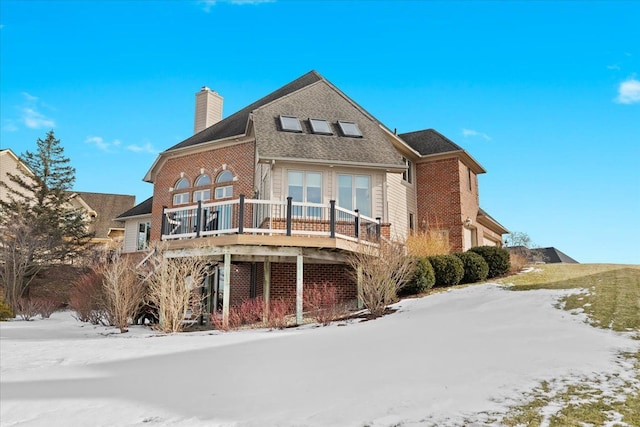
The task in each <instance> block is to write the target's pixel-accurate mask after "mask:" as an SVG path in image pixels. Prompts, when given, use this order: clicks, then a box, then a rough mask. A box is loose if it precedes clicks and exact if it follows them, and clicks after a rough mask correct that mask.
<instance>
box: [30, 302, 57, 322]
mask: <svg viewBox="0 0 640 427" xmlns="http://www.w3.org/2000/svg"><path fill="white" fill-rule="evenodd" d="M34 299H35V301H36V306H37V309H38V314H39V315H40V317H42V318H43V319H48V318H50V317H51V315H52V314H53V313H55V312H56V311H58V309H59V308H60V304H61V303H60V299H58V298H56V297H40V298H34Z"/></svg>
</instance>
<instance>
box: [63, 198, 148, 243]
mask: <svg viewBox="0 0 640 427" xmlns="http://www.w3.org/2000/svg"><path fill="white" fill-rule="evenodd" d="M74 193H75V194H77V195H78V196H80V197H81V198H82V200H84V202H85V203H86V204H87V205H89V207H90V208H91V209H93V210H94V211H96V214H97V216H96V217H95V218H94V220H93V222H92V224H91V227H92V230H93V231H94V232H95V237H98V238H106V237H108V234H109V229H110V228H122V224H121V223H120V222H118V221H114V218H115V217H116V216H117V215H119V214H120V213H122V212H123V211H125V210H127V209H131V207H132V206H133V204H134V203H135V200H136V198H135V196H128V195H124V194H105V193H87V192H83V191H74Z"/></svg>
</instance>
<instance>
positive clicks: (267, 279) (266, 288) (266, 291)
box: [262, 258, 271, 322]
mask: <svg viewBox="0 0 640 427" xmlns="http://www.w3.org/2000/svg"><path fill="white" fill-rule="evenodd" d="M263 266H264V282H263V285H262V294H263V295H262V299H263V300H264V314H263V320H264V321H265V322H267V321H268V320H269V299H270V298H271V260H270V259H269V258H265V260H264V264H263Z"/></svg>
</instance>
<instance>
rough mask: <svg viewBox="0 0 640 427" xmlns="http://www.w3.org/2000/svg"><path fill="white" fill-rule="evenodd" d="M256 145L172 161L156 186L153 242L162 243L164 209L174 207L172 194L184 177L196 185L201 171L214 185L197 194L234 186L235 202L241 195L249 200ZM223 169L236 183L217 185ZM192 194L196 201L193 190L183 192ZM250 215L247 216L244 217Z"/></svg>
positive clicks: (251, 144)
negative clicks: (235, 179)
mask: <svg viewBox="0 0 640 427" xmlns="http://www.w3.org/2000/svg"><path fill="white" fill-rule="evenodd" d="M254 157H255V143H254V142H246V143H242V144H237V145H233V146H229V147H222V148H213V149H211V150H209V151H205V152H199V153H194V154H186V155H184V156H180V157H176V158H170V159H168V160H167V161H166V162H165V163H164V164H163V165H162V168H161V169H160V171H159V172H158V174H157V176H156V179H155V182H154V186H153V207H152V215H151V240H152V241H155V240H159V239H160V232H161V230H160V227H161V224H162V207H163V206H167V207H173V204H172V203H173V193H172V192H171V191H170V190H169V189H170V188H173V186H174V185H175V183H176V182H177V181H178V180H179V179H180V177H181V174H183V173H184V177H185V178H187V179H188V180H189V183H190V184H191V185H193V183H194V181H195V179H196V178H197V177H198V176H200V175H201V169H204V173H206V174H208V175H209V176H210V177H211V181H212V185H211V186H209V187H198V188H197V189H198V190H202V189H206V188H210V189H211V197H212V198H213V197H214V190H215V188H216V187H217V186H226V185H233V198H237V197H238V196H239V195H240V194H244V195H246V196H247V197H252V196H253V190H254V188H253V187H254V173H255V167H254V166H255V162H254ZM223 165H226V169H227V170H229V171H230V172H231V173H232V174H233V176H234V177H236V178H237V181H233V182H231V183H229V182H226V183H223V184H219V185H216V184H215V179H216V177H217V176H218V174H219V173H220V172H222V170H223ZM186 191H189V192H190V194H191V200H193V199H192V198H193V191H194V188H193V187H191V188H190V189H189V190H180V191H179V192H186ZM247 215H250V213H245V216H247Z"/></svg>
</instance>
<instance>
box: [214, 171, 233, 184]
mask: <svg viewBox="0 0 640 427" xmlns="http://www.w3.org/2000/svg"><path fill="white" fill-rule="evenodd" d="M229 181H233V174H232V173H231V172H229V171H222V172H220V175H218V177H217V178H216V183H220V182H229Z"/></svg>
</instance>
